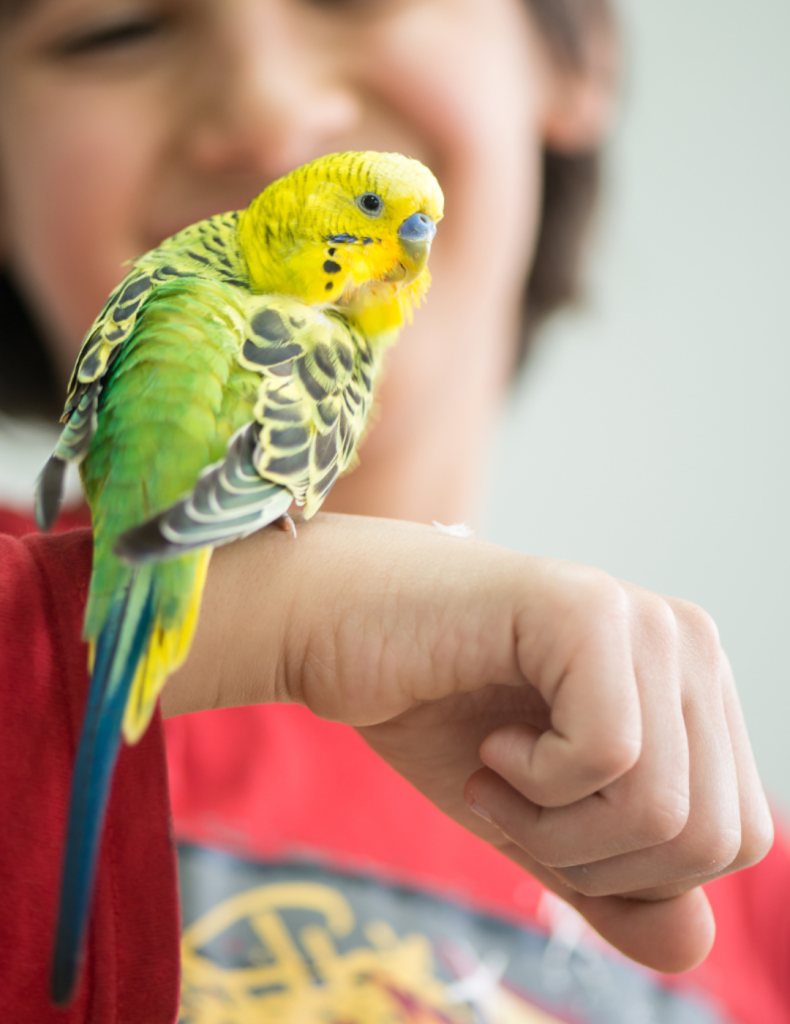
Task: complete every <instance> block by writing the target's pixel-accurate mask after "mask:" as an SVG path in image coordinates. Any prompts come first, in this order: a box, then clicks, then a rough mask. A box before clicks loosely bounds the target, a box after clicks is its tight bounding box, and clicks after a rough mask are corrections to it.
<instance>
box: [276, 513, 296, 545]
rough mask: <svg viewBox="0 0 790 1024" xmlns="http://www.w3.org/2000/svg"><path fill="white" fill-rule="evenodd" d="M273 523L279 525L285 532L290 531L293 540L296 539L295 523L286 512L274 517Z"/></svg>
mask: <svg viewBox="0 0 790 1024" xmlns="http://www.w3.org/2000/svg"><path fill="white" fill-rule="evenodd" d="M273 525H274V526H279V527H280V529H281V530H283V531H284V532H285V533H290V534H291V536H292V537H293V538H294V540H296V523H295V522H294V521H293V519H291V517H290V516H289V515H288V513H287V512H286V513H285V514H284V515H281V516H280V518H279V519H275V520H274V523H273Z"/></svg>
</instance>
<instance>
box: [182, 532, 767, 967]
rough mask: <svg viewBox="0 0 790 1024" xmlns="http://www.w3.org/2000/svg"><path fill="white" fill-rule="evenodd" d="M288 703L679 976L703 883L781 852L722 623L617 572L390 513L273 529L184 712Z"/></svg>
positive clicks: (219, 556) (700, 935)
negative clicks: (359, 747) (331, 726)
mask: <svg viewBox="0 0 790 1024" xmlns="http://www.w3.org/2000/svg"><path fill="white" fill-rule="evenodd" d="M528 680H529V682H528ZM530 684H532V685H530ZM266 701H298V702H300V703H304V704H306V705H307V707H309V708H310V709H311V710H312V711H314V712H315V713H316V714H318V715H321V716H323V717H326V718H330V719H336V720H339V721H343V722H348V723H350V724H352V725H355V726H357V727H358V728H359V729H360V731H361V732H362V735H363V736H364V737H365V738H366V739H367V741H368V742H369V743H370V744H371V745H372V746H373V747H374V748H375V749H376V750H377V751H378V752H379V753H380V754H381V755H382V756H383V757H385V758H386V759H387V760H388V761H389V762H390V763H391V764H392V765H393V766H394V767H395V768H396V769H397V770H398V771H400V772H401V773H402V774H403V775H405V776H406V778H408V779H409V780H410V781H411V782H412V783H413V784H414V785H415V786H417V787H418V788H419V789H421V790H422V791H423V792H424V793H426V795H428V796H429V797H430V798H431V799H432V800H433V801H434V802H435V803H436V804H437V805H438V806H439V807H440V808H441V809H442V810H444V811H445V812H446V813H448V814H450V815H451V816H452V817H454V818H455V819H456V820H458V821H459V822H461V823H462V824H464V825H465V826H467V827H468V828H470V829H471V830H472V831H474V832H476V833H477V834H479V835H481V836H483V837H484V838H486V839H487V840H489V841H490V842H492V843H493V844H494V845H497V846H499V847H500V848H501V849H502V850H503V851H504V852H505V853H507V854H508V855H509V856H511V857H512V858H513V859H515V860H516V861H517V862H518V863H520V864H522V865H523V866H524V867H526V868H527V869H528V870H529V871H531V872H532V873H533V874H535V875H536V876H537V877H538V878H540V879H541V880H542V881H543V882H544V883H545V884H547V885H548V886H549V887H551V888H552V889H554V890H555V891H556V892H558V893H560V894H561V895H562V896H563V897H565V898H566V899H568V900H569V902H571V903H572V904H573V905H574V906H576V907H577V909H579V910H580V911H581V913H582V914H584V916H585V917H587V919H588V920H589V921H590V922H591V923H592V924H593V925H594V927H596V928H597V929H598V930H599V931H600V932H601V933H602V934H603V935H604V937H605V938H607V939H608V940H609V941H610V942H612V943H613V944H614V945H615V946H618V947H619V948H620V949H622V950H623V952H625V953H626V954H628V955H629V956H631V957H633V958H634V959H637V960H640V961H642V962H644V963H647V964H649V965H650V966H652V967H655V968H657V969H661V970H678V969H683V968H687V967H690V966H692V965H693V964H694V963H696V962H697V961H698V960H700V959H701V958H702V957H703V956H704V955H705V953H706V952H707V950H708V948H709V946H710V943H711V942H712V938H713V924H712V919H711V915H710V911H709V909H708V905H707V902H706V900H705V897H704V895H703V893H702V891H701V890H699V889H697V888H695V887H696V886H698V885H699V883H700V882H702V881H706V880H709V879H710V878H711V877H715V876H716V875H717V874H719V873H722V872H724V871H728V870H734V869H735V868H739V867H744V866H746V865H747V864H750V863H753V862H754V861H755V860H757V859H759V858H760V857H761V856H762V855H763V854H764V853H765V851H766V850H767V849H768V847H769V845H770V841H771V822H770V817H769V814H768V811H767V808H766V804H765V799H764V797H763V794H762V790H761V787H760V784H759V780H758V778H757V774H756V771H755V767H754V763H753V759H752V755H751V751H750V748H749V744H748V739H747V738H746V734H745V730H744V727H743V721H742V717H741V713H740V708H739V706H738V701H737V697H736V695H735V691H734V687H733V684H732V678H731V674H730V671H729V666H728V664H727V661H726V658H725V656H724V654H723V652H722V651H721V648H720V646H719V641H718V636H717V634H716V631H715V627H714V626H713V623H712V622H711V620H710V619H709V618H708V616H706V615H705V614H704V613H703V612H702V611H700V609H698V608H696V607H695V606H693V605H690V604H687V603H685V602H681V601H675V600H670V599H664V598H661V597H658V596H656V595H654V594H650V593H648V592H646V591H643V590H640V589H639V588H636V587H631V586H629V585H627V584H620V583H618V582H616V581H615V580H613V579H611V578H610V577H608V576H606V575H605V574H604V573H601V572H598V571H596V570H591V569H586V568H583V567H580V566H574V565H570V564H567V563H562V562H556V561H550V560H546V559H537V558H530V557H528V556H524V555H518V554H515V553H513V552H509V551H505V550H502V549H499V548H496V547H493V546H490V545H486V544H482V543H477V542H474V541H466V540H457V539H454V538H450V537H446V536H442V535H440V534H439V533H438V532H437V531H435V530H433V529H431V528H428V527H421V526H417V525H413V524H406V523H399V522H393V521H388V520H376V519H359V518H354V517H344V516H322V517H318V519H317V520H316V521H313V522H311V523H307V524H303V525H300V526H299V537H298V539H297V540H296V541H293V540H292V539H291V538H290V536H288V535H287V534H285V533H280V532H278V531H273V530H267V531H264V532H263V533H261V534H258V535H256V536H254V537H252V538H250V539H248V540H247V541H244V542H242V543H240V544H236V545H231V546H229V547H227V548H224V549H220V550H218V551H217V552H216V553H215V556H214V559H213V561H212V567H211V570H210V573H209V580H208V585H207V589H206V594H205V601H204V607H203V611H202V614H201V621H200V625H199V628H198V633H197V636H196V639H195V644H194V647H193V650H192V653H191V655H190V658H189V661H188V662H187V664H186V665H185V666H184V668H183V669H182V670H181V671H180V672H179V673H178V674H177V675H176V676H174V677H173V679H172V681H171V682H170V683H169V684H168V686H167V688H166V690H165V693H164V696H163V710H164V713H165V714H178V713H183V712H185V711H190V710H199V709H201V708H206V707H226V706H232V705H239V704H248V703H258V702H266ZM513 723H517V724H513ZM494 730H498V731H497V732H495V733H494ZM492 733H494V734H493V735H491V734H492ZM481 744H482V755H483V757H484V758H485V761H486V763H487V764H488V765H489V766H490V768H483V767H482V761H481V760H480V752H481ZM491 768H493V769H496V771H497V772H499V775H495V774H494V772H493V771H491V770H490V769H491ZM501 776H503V777H505V778H507V779H508V782H509V783H510V784H511V785H508V784H507V783H505V782H503V781H502V778H501ZM470 777H471V781H467V780H470ZM511 786H512V787H514V788H511ZM465 787H466V788H465ZM464 791H465V795H466V799H467V800H474V801H476V802H477V803H478V804H479V805H481V806H483V807H484V808H485V809H486V810H487V812H488V813H489V814H490V815H492V817H493V818H494V819H495V820H496V821H497V822H498V824H499V826H500V828H496V827H494V826H493V825H491V824H488V823H487V822H486V821H485V820H484V819H483V818H481V817H479V816H478V815H476V814H474V813H473V812H472V811H471V810H470V809H469V807H468V805H467V803H466V802H465V800H464ZM527 797H530V798H531V799H532V800H533V801H534V802H532V803H531V802H530V801H529V800H528V799H526V798H527ZM612 894H622V895H631V896H634V895H636V894H638V895H639V897H640V898H639V899H629V900H623V899H621V898H617V897H616V896H613V895H612ZM673 897H674V898H673Z"/></svg>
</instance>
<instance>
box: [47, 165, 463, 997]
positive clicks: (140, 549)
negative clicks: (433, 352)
mask: <svg viewBox="0 0 790 1024" xmlns="http://www.w3.org/2000/svg"><path fill="white" fill-rule="evenodd" d="M442 207H443V199H442V193H441V191H440V189H439V186H438V184H437V182H436V179H435V178H434V176H433V175H432V174H431V173H430V171H428V170H427V169H426V168H425V167H424V166H423V165H422V164H420V163H418V162H417V161H415V160H410V159H407V158H406V157H403V156H400V155H398V154H387V153H341V154H335V155H332V156H326V157H321V158H320V159H318V160H315V161H313V162H312V163H310V164H307V165H306V166H304V167H301V168H299V169H298V170H296V171H294V172H292V173H291V174H289V175H287V176H286V177H284V178H281V179H280V180H279V181H276V182H274V183H273V184H272V185H270V186H269V187H268V188H267V189H266V190H265V191H264V192H262V193H261V194H260V195H259V196H258V197H257V198H256V199H255V200H254V201H253V202H252V203H251V204H250V206H249V207H247V208H246V209H245V210H242V211H240V212H233V213H226V214H222V215H220V216H216V217H211V218H209V219H208V220H204V221H201V222H199V223H198V224H194V225H192V226H191V227H188V228H186V229H185V230H183V231H181V232H179V233H178V234H177V235H174V236H173V237H172V238H169V239H167V240H166V241H165V242H163V243H162V245H160V246H159V248H157V249H154V250H153V251H151V252H149V253H147V254H146V255H145V256H142V257H141V258H140V259H137V260H135V261H134V263H133V266H132V269H131V271H130V272H129V274H128V275H127V276H126V278H125V279H124V280H123V281H122V282H121V284H120V285H119V286H118V287H117V288H116V289H115V291H114V292H113V293H112V295H111V296H110V298H109V299H108V301H107V303H106V305H105V307H104V309H103V310H102V311H101V313H100V314H99V317H98V318H97V320H96V322H95V323H94V325H93V327H92V328H91V329H90V331H89V332H88V334H87V336H86V339H85V341H84V343H83V346H82V350H81V352H80V355H79V357H78V360H77V364H76V367H75V369H74V373H73V375H72V379H71V384H70V389H69V396H68V400H67V403H66V410H65V413H64V417H63V420H64V423H65V427H64V429H63V432H62V435H61V437H60V440H59V441H58V444H57V447H56V448H55V451H54V453H53V455H52V457H51V458H50V460H49V462H48V463H47V465H46V467H45V469H44V471H43V473H42V475H41V479H40V482H39V489H38V496H37V516H38V520H39V524H40V525H41V527H42V528H45V529H46V528H48V527H50V526H51V525H52V523H53V522H54V520H55V518H56V516H57V512H58V507H59V504H60V494H61V486H62V481H63V474H64V470H65V467H66V464H67V463H69V462H75V463H79V464H80V473H81V476H82V481H83V486H84V489H85V493H86V495H87V498H88V501H89V504H90V507H91V513H92V517H93V529H94V562H93V575H92V577H91V585H90V594H89V598H88V605H87V608H86V612H85V627H84V636H85V638H86V639H87V640H88V642H89V644H90V658H91V662H92V680H91V686H90V693H89V697H88V704H87V710H86V715H85V722H84V726H83V731H82V736H81V739H80V745H79V750H78V753H77V763H76V768H75V773H74V782H73V789H72V797H71V806H70V812H69V822H68V832H67V840H66V854H65V863H64V869H63V880H62V889H61V900H60V911H59V917H58V925H57V934H56V940H55V953H54V962H53V973H52V996H53V999H54V1001H55V1002H56V1003H59V1004H65V1003H68V1002H69V1001H70V999H71V997H72V995H73V992H74V987H75V982H76V979H77V976H78V973H79V963H80V960H81V956H82V952H81V951H82V947H83V945H84V938H85V930H86V925H87V919H88V916H89V908H90V903H91V896H92V891H93V883H94V875H95V870H96V862H97V851H98V847H99V842H100V839H101V833H102V824H103V820H104V814H105V809H106V804H107V797H108V792H109V787H110V781H111V778H112V773H113V768H114V765H115V761H116V758H117V754H118V749H119V746H120V737H121V733H123V736H124V738H125V740H126V742H127V743H135V742H136V741H137V740H139V739H140V737H141V736H142V735H143V733H144V732H145V730H146V728H147V726H148V724H149V722H150V720H151V716H152V714H153V711H154V707H155V704H156V700H157V697H158V695H159V693H160V691H161V689H162V687H163V685H164V683H165V681H166V679H167V677H168V675H169V674H170V673H172V672H173V671H174V670H175V669H176V668H177V667H178V666H179V665H180V664H181V663H182V662H183V661H184V659H185V657H186V655H187V653H188V651H189V646H190V643H191V640H192V636H193V633H194V630H195V625H196V622H197V618H198V612H199V608H200V599H201V593H202V590H203V585H204V581H205V578H206V570H207V567H208V562H209V557H210V554H211V550H212V548H213V547H215V546H216V545H218V544H224V543H226V542H228V541H232V540H235V539H237V538H240V537H244V536H246V535H248V534H250V533H252V532H254V531H256V530H259V529H261V528H262V527H264V526H267V525H268V524H269V523H272V522H273V521H275V520H277V519H278V518H280V517H282V516H283V515H284V514H285V513H286V512H287V510H288V508H289V506H290V505H291V503H292V502H293V501H295V502H296V503H297V504H299V505H303V506H304V514H305V516H306V517H309V516H311V515H313V513H315V512H316V510H317V509H318V508H319V506H320V505H321V503H322V501H323V500H324V498H325V497H326V495H327V493H328V491H329V489H330V488H331V486H332V484H333V483H334V481H335V480H336V478H337V476H338V475H339V474H340V473H342V472H343V470H344V469H347V468H348V467H349V466H350V465H351V463H352V461H353V459H354V453H355V448H356V446H357V443H358V441H359V439H360V437H361V435H362V432H363V429H364V425H365V419H366V416H367V414H368V411H369V409H370V406H371V401H372V397H373V387H374V383H375V381H376V377H377V375H378V373H379V370H380V368H381V362H382V355H383V352H384V350H385V349H386V348H387V346H388V345H390V344H391V343H392V342H393V341H394V340H395V338H396V337H397V334H398V332H399V329H400V327H401V326H402V324H403V323H404V321H405V320H406V319H408V318H409V317H410V315H411V311H412V308H413V306H415V305H416V304H417V303H418V302H419V300H420V299H421V298H422V296H423V295H424V294H425V290H426V288H427V286H428V282H429V277H428V270H427V266H426V263H427V258H428V254H429V250H430V247H431V242H432V240H433V237H434V234H435V231H436V222H437V221H438V220H439V219H440V218H441V216H442V212H443V210H442Z"/></svg>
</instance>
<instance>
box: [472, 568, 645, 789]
mask: <svg viewBox="0 0 790 1024" xmlns="http://www.w3.org/2000/svg"><path fill="white" fill-rule="evenodd" d="M568 574H572V575H573V581H572V582H573V587H572V589H573V594H574V600H573V601H572V602H569V601H568V590H569V587H568V583H569V581H568V579H567V578H566V577H567V575H568ZM516 648H517V656H518V663H519V667H520V669H521V672H522V673H523V676H524V678H525V680H526V681H527V682H528V683H530V684H531V685H533V686H534V687H535V688H536V689H537V690H538V691H539V692H540V694H541V696H542V697H543V699H544V700H545V701H546V703H547V705H548V706H549V708H550V709H551V728H549V729H548V730H546V731H545V732H542V733H540V732H537V731H535V730H531V729H526V728H524V727H522V726H518V725H516V726H508V727H505V728H503V729H502V730H499V732H498V733H497V734H495V735H494V736H493V737H492V738H491V741H490V742H489V741H488V740H487V741H486V742H485V743H484V744H483V746H482V748H481V757H482V758H483V760H484V761H485V762H486V763H491V765H492V767H496V765H495V764H494V763H493V762H492V761H490V760H489V755H490V756H491V757H492V758H494V760H495V761H496V763H497V764H501V765H502V766H505V765H507V772H508V775H507V776H506V777H509V778H510V780H511V781H513V780H515V783H514V784H515V785H516V786H517V788H518V790H519V791H520V792H521V793H523V794H524V796H526V797H527V798H528V799H529V800H532V801H533V802H534V803H536V804H539V805H540V806H542V807H562V806H565V805H567V804H571V803H575V802H576V801H578V800H581V799H583V798H584V797H587V796H590V795H591V794H592V793H595V792H597V791H598V790H599V789H602V788H603V787H604V786H606V785H608V784H609V783H611V782H613V781H614V780H615V779H617V778H619V777H620V776H621V775H623V774H625V773H626V772H627V771H629V770H630V769H631V768H632V767H633V766H634V764H635V763H636V761H637V760H638V758H639V756H640V753H641V742H642V735H641V714H640V706H639V693H638V688H637V681H636V677H635V675H634V666H633V658H632V652H631V638H630V635H629V607H628V599H627V596H626V593H625V591H624V590H623V588H622V587H620V585H619V584H617V583H616V582H615V581H614V580H612V579H611V578H610V577H608V576H605V575H604V574H603V573H596V572H595V571H593V570H585V569H582V568H581V567H579V566H556V567H555V570H554V573H553V574H552V573H551V572H549V573H548V574H547V576H546V577H545V578H544V580H543V588H542V592H541V594H540V595H537V596H535V595H533V598H532V600H531V601H530V603H529V605H528V607H527V609H526V610H525V611H524V612H523V613H522V614H521V615H520V616H517V619H516ZM497 770H499V768H497ZM503 774H505V773H504V771H503Z"/></svg>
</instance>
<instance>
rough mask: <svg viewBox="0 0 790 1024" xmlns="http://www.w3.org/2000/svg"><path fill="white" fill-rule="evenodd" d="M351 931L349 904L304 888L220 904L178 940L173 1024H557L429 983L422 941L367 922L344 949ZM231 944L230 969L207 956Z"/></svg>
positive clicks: (499, 993)
mask: <svg viewBox="0 0 790 1024" xmlns="http://www.w3.org/2000/svg"><path fill="white" fill-rule="evenodd" d="M300 911H301V912H302V913H301V914H300V913H299V912H300ZM304 912H307V913H304ZM300 917H301V919H302V923H295V922H298V921H299V918H300ZM356 926H357V922H356V920H355V915H354V911H353V909H352V907H351V904H350V903H349V902H348V900H347V899H346V898H345V897H344V896H343V895H342V894H341V893H340V892H338V891H337V890H336V889H333V888H331V887H330V886H327V885H321V884H318V883H313V882H284V883H279V884H273V885H262V886H258V887H257V888H254V889H248V890H247V891H245V892H241V893H238V894H237V895H235V896H232V897H231V898H229V899H226V900H224V901H223V902H222V903H219V904H218V905H216V906H214V907H213V908H212V909H211V910H209V911H208V912H207V913H206V914H204V915H203V916H202V917H200V918H199V919H198V920H196V921H195V922H194V923H193V924H191V925H190V926H189V927H187V928H186V929H185V931H184V934H183V936H182V941H181V969H182V990H181V1011H180V1018H179V1020H180V1024H260V1022H263V1021H265V1022H266V1024H407V1022H408V1024H473V1022H475V1021H479V1020H481V1019H485V1021H486V1022H487V1024H558V1022H557V1020H556V1018H554V1017H551V1016H548V1015H547V1014H545V1013H543V1012H541V1011H539V1010H537V1009H535V1007H533V1006H532V1005H531V1004H529V1003H528V1002H526V1001H525V1000H524V999H523V998H521V997H520V996H518V995H516V994H514V993H513V992H512V991H508V989H507V988H505V987H504V986H503V985H502V984H501V982H498V981H496V980H494V981H493V983H490V984H488V985H484V986H483V987H482V988H481V987H480V985H476V986H475V985H473V986H472V987H471V988H470V989H469V991H470V992H474V993H476V994H474V995H472V996H471V1002H470V1001H467V1000H466V999H465V998H464V997H463V995H462V992H463V984H464V982H463V979H462V980H461V982H460V983H459V984H448V983H447V982H446V981H443V980H442V979H441V978H440V977H438V976H437V974H436V970H435V963H434V951H433V948H432V945H431V943H430V941H429V940H428V938H427V937H426V936H424V935H420V934H419V933H411V934H409V935H405V936H403V937H400V938H399V937H398V936H397V935H396V933H395V932H394V930H393V929H392V928H391V927H390V925H389V924H387V922H386V921H381V920H372V921H370V922H369V923H368V924H367V925H366V926H365V928H364V931H363V935H364V940H363V941H362V942H360V943H359V944H352V945H350V946H349V943H348V941H346V942H345V943H344V942H343V940H348V939H349V937H350V936H351V935H352V933H353V932H354V930H355V928H356ZM234 942H235V950H236V953H237V954H239V955H237V956H236V957H235V961H236V962H235V965H234V966H226V965H222V964H220V963H218V962H217V959H215V958H213V957H212V956H211V955H210V950H212V948H216V944H217V943H220V944H221V945H222V948H224V949H225V950H228V951H230V953H231V954H232V953H233V951H234ZM339 946H342V947H343V948H342V949H339V948H338V947H339ZM223 959H227V958H224V957H223ZM231 959H232V957H231ZM472 1002H474V1003H477V1004H478V1005H476V1006H473V1005H472ZM483 1003H484V1004H485V1005H483ZM481 1011H482V1012H481Z"/></svg>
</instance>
